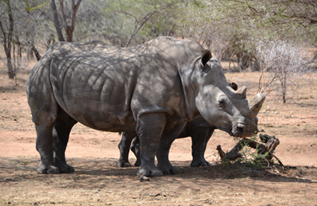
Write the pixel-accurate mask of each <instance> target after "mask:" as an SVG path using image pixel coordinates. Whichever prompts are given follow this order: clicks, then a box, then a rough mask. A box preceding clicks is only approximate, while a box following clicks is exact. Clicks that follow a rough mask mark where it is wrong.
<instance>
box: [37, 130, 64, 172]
mask: <svg viewBox="0 0 317 206" xmlns="http://www.w3.org/2000/svg"><path fill="white" fill-rule="evenodd" d="M35 129H36V133H37V138H36V150H37V151H38V152H39V153H40V156H41V161H40V164H39V166H38V169H37V172H38V173H40V174H45V173H49V174H57V173H59V172H60V171H59V169H58V167H56V165H55V163H54V158H53V142H52V130H53V125H38V124H37V125H35Z"/></svg>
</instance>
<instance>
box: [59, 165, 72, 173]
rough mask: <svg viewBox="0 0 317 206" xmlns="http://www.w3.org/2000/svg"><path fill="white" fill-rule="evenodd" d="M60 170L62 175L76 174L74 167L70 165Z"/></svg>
mask: <svg viewBox="0 0 317 206" xmlns="http://www.w3.org/2000/svg"><path fill="white" fill-rule="evenodd" d="M58 168H59V170H60V173H72V172H75V169H74V168H73V167H72V166H70V165H68V164H66V166H64V167H62V168H61V167H58Z"/></svg>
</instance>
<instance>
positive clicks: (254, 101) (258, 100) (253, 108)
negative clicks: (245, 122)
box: [249, 93, 265, 117]
mask: <svg viewBox="0 0 317 206" xmlns="http://www.w3.org/2000/svg"><path fill="white" fill-rule="evenodd" d="M264 100H265V95H264V94H261V93H258V94H257V95H255V96H254V97H253V98H251V99H249V108H250V116H251V117H256V115H257V114H258V113H259V111H260V109H261V107H262V104H263V102H264Z"/></svg>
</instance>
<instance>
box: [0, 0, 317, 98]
mask: <svg viewBox="0 0 317 206" xmlns="http://www.w3.org/2000/svg"><path fill="white" fill-rule="evenodd" d="M316 25H317V2H316V1H315V0H0V41H1V44H2V46H3V49H4V51H5V55H6V58H5V59H3V61H5V63H6V66H7V69H8V75H9V77H10V78H15V76H16V73H17V72H18V70H19V69H20V67H21V62H23V61H26V59H27V58H33V57H36V58H37V59H38V60H39V59H40V58H41V55H43V54H44V53H45V51H46V50H47V49H48V48H49V47H50V46H51V45H52V44H53V43H54V42H56V41H79V42H84V41H90V40H97V39H98V40H103V41H105V42H106V43H109V44H111V45H115V46H120V47H123V46H133V45H136V44H140V43H143V42H145V41H148V40H150V39H152V38H155V37H157V36H160V35H168V36H174V37H177V38H190V39H193V40H195V41H196V42H198V43H200V44H201V45H203V46H204V47H205V48H206V49H210V50H212V52H213V53H214V55H215V56H216V57H217V58H218V59H220V60H227V61H229V63H230V64H229V66H230V67H231V65H233V66H232V70H234V71H244V70H248V71H261V75H260V77H259V79H260V81H259V90H260V91H262V92H267V93H269V92H270V91H271V90H274V89H278V90H279V91H281V94H282V96H283V101H284V102H286V98H285V96H286V94H287V88H290V87H288V86H287V85H294V84H295V85H296V81H290V80H293V79H294V78H293V77H294V76H296V75H291V74H299V73H303V72H307V71H308V68H311V65H312V63H313V62H314V60H315V58H314V56H307V54H306V53H305V51H304V50H303V48H307V47H309V48H315V47H316V46H317V36H316V32H317V27H316ZM286 51H288V52H286ZM290 51H291V52H290ZM272 54H274V55H275V56H274V55H272ZM273 57H275V58H273ZM281 58H283V61H278V60H279V59H281ZM231 63H232V64H231ZM277 63H278V64H279V65H278V66H276V64H277ZM266 72H269V73H270V75H265V74H266ZM263 77H266V78H263ZM275 82H278V85H279V88H276V85H275V87H274V88H273V86H272V85H274V83H275Z"/></svg>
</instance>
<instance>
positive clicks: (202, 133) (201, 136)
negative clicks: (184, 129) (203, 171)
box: [190, 127, 214, 167]
mask: <svg viewBox="0 0 317 206" xmlns="http://www.w3.org/2000/svg"><path fill="white" fill-rule="evenodd" d="M213 132H214V128H212V127H199V128H196V129H193V130H192V131H191V135H190V136H191V138H192V156H193V161H192V162H191V164H190V166H191V167H199V166H210V163H209V162H208V161H206V159H205V157H204V155H205V151H206V146H207V143H208V141H209V139H210V137H211V135H212V134H213Z"/></svg>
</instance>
